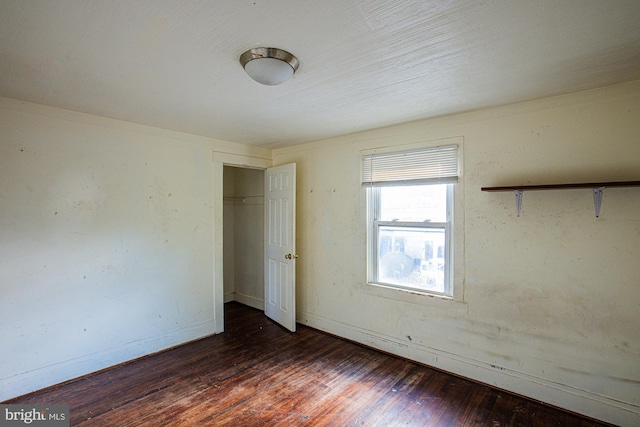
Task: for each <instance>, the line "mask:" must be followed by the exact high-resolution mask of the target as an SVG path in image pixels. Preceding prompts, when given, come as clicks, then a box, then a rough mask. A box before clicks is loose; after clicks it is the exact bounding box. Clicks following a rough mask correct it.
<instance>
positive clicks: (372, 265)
mask: <svg viewBox="0 0 640 427" xmlns="http://www.w3.org/2000/svg"><path fill="white" fill-rule="evenodd" d="M403 185H407V184H406V183H405V184H403ZM426 185H446V186H447V188H446V221H445V222H416V221H400V220H398V221H383V220H380V219H379V218H380V216H381V203H382V196H381V188H382V187H394V186H395V187H397V186H398V185H394V184H393V183H389V184H377V185H371V186H368V187H367V188H366V191H367V195H366V199H367V200H366V203H367V283H368V284H369V285H375V286H383V287H388V288H393V289H399V290H404V291H409V292H414V293H421V294H427V295H434V296H439V297H443V298H447V299H453V298H454V274H453V272H454V267H453V264H454V263H453V254H454V237H453V234H454V228H455V227H454V218H455V215H454V205H455V202H454V200H455V199H454V194H455V193H454V192H455V183H452V182H449V183H433V184H428V183H416V184H413V185H411V186H426ZM381 227H392V228H395V227H397V228H398V229H402V228H415V229H442V230H444V242H445V246H444V290H443V292H438V291H434V290H429V289H423V288H419V287H414V286H405V285H400V284H396V283H387V282H384V281H382V280H379V265H380V258H379V256H378V247H379V235H380V228H381Z"/></svg>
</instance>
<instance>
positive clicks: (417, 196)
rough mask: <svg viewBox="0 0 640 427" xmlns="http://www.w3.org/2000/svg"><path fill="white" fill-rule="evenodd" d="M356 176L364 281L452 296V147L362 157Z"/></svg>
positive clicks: (454, 163) (454, 178) (455, 164)
mask: <svg viewBox="0 0 640 427" xmlns="http://www.w3.org/2000/svg"><path fill="white" fill-rule="evenodd" d="M362 172H363V174H362V183H363V185H364V186H366V187H367V211H368V221H367V223H368V228H369V229H368V233H367V234H368V252H369V255H368V276H369V277H368V281H369V283H373V284H379V285H384V286H390V287H395V288H399V289H407V290H412V291H418V292H425V293H431V294H437V295H442V296H447V297H452V296H453V289H452V282H453V280H452V275H453V274H452V272H453V262H452V261H453V260H452V258H453V257H452V254H453V250H452V244H453V239H452V233H453V192H454V185H455V184H454V183H455V182H456V181H457V177H458V162H457V146H445V147H436V148H430V149H423V150H414V151H405V152H400V153H385V154H374V155H370V156H364V157H363V158H362Z"/></svg>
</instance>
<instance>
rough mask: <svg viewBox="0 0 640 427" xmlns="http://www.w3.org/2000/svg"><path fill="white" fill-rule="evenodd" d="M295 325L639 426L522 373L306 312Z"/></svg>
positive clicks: (621, 412)
mask: <svg viewBox="0 0 640 427" xmlns="http://www.w3.org/2000/svg"><path fill="white" fill-rule="evenodd" d="M298 315H299V318H298V322H299V323H302V324H305V325H307V326H310V327H312V328H315V329H319V330H322V331H325V332H328V333H330V334H333V335H337V336H340V337H343V338H346V339H348V340H351V341H355V342H357V343H360V344H363V345H366V346H368V347H372V348H375V349H378V350H381V351H384V352H387V353H390V354H394V355H397V356H400V357H404V358H407V359H410V360H414V361H416V362H418V363H421V364H424V365H427V366H432V367H434V368H436V369H440V370H443V371H446V372H450V373H452V374H455V375H459V376H462V377H465V378H469V379H472V380H474V381H479V382H481V383H484V384H488V385H490V386H493V387H497V388H500V389H503V390H507V391H510V392H513V393H516V394H519V395H522V396H526V397H529V398H531V399H535V400H539V401H542V402H546V403H548V404H550V405H553V406H557V407H560V408H564V409H566V410H569V411H572V412H576V413H579V414H583V415H586V416H588V417H591V418H595V419H599V420H602V421H605V422H609V423H613V424H616V425H620V426H640V408H639V407H637V406H634V405H632V404H629V403H626V402H620V401H619V400H615V399H613V398H609V397H607V396H602V395H597V394H593V393H590V392H589V391H587V390H581V389H578V388H575V387H572V386H570V385H566V384H560V383H557V382H554V381H551V380H549V379H546V378H539V377H535V376H532V375H529V374H526V373H524V372H518V371H514V370H511V369H509V368H506V367H501V366H497V365H494V364H489V363H486V362H482V361H479V360H475V359H472V358H469V357H467V356H464V355H459V354H454V353H449V352H446V351H442V350H439V349H436V348H431V347H427V346H423V345H419V344H414V343H407V342H405V341H401V340H399V339H397V338H395V337H392V336H387V335H384V334H380V333H378V332H375V331H370V330H367V329H363V328H360V327H357V326H353V325H350V324H346V323H342V322H339V321H336V320H333V319H329V318H326V317H323V316H318V315H315V314H313V313H309V312H298Z"/></svg>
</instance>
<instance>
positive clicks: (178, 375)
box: [5, 303, 605, 427]
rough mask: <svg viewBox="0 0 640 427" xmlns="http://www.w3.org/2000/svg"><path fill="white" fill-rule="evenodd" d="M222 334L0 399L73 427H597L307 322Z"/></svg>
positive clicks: (262, 324) (253, 321)
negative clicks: (54, 415) (62, 416)
mask: <svg viewBox="0 0 640 427" xmlns="http://www.w3.org/2000/svg"><path fill="white" fill-rule="evenodd" d="M225 310H226V312H225V317H226V319H227V320H226V324H225V329H226V332H225V333H223V334H219V335H215V336H212V337H209V338H205V339H202V340H199V341H196V342H193V343H190V344H187V345H184V346H181V347H177V348H174V349H172V350H169V351H165V352H162V353H159V354H156V355H153V356H149V357H145V358H142V359H139V360H137V361H134V362H130V363H127V364H123V365H120V366H117V367H114V368H111V369H108V370H105V371H101V372H99V373H96V374H92V375H89V376H86V377H83V378H80V379H77V380H73V381H69V382H67V383H64V384H62V385H58V386H55V387H52V388H49V389H46V390H43V391H40V392H36V393H33V394H30V395H27V396H23V397H20V398H17V399H13V400H12V401H9V402H5V403H34V404H35V403H37V404H68V405H70V414H71V425H74V426H118V427H120V426H165V425H166V426H207V425H213V426H276V425H293V426H492V427H497V426H545V427H546V426H602V425H605V424H601V423H597V422H595V421H593V420H589V419H585V418H582V417H579V416H576V415H574V414H570V413H567V412H564V411H560V410H557V409H554V408H551V407H548V406H545V405H543V404H540V403H537V402H534V401H531V400H527V399H524V398H521V397H518V396H514V395H512V394H509V393H506V392H503V391H498V390H494V389H492V388H490V387H487V386H483V385H479V384H477V383H474V382H472V381H467V380H464V379H461V378H458V377H455V376H451V375H448V374H445V373H442V372H439V371H436V370H433V369H430V368H427V367H424V366H421V365H418V364H416V363H412V362H410V361H407V360H404V359H400V358H396V357H393V356H389V355H387V354H383V353H379V352H377V351H374V350H371V349H368V348H365V347H362V346H359V345H357V344H353V343H350V342H347V341H344V340H341V339H339V338H336V337H333V336H330V335H327V334H324V333H322V332H319V331H316V330H314V329H311V328H308V327H305V326H301V325H300V326H299V330H298V332H296V333H295V334H291V333H289V332H286V331H285V330H284V329H282V328H281V327H279V326H278V325H276V324H274V323H273V322H271V321H270V320H268V319H267V318H266V317H265V316H264V314H263V313H262V312H261V311H258V310H254V309H252V308H249V307H246V306H243V305H240V304H237V303H229V304H227V305H226V306H225Z"/></svg>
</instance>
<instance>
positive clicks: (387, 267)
mask: <svg viewBox="0 0 640 427" xmlns="http://www.w3.org/2000/svg"><path fill="white" fill-rule="evenodd" d="M444 251H445V230H444V228H417V227H400V226H399V227H395V226H380V227H379V228H378V260H379V262H378V281H379V282H383V283H388V284H391V285H400V286H407V287H412V288H417V289H424V290H429V291H434V292H442V293H444V292H445V286H444Z"/></svg>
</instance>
